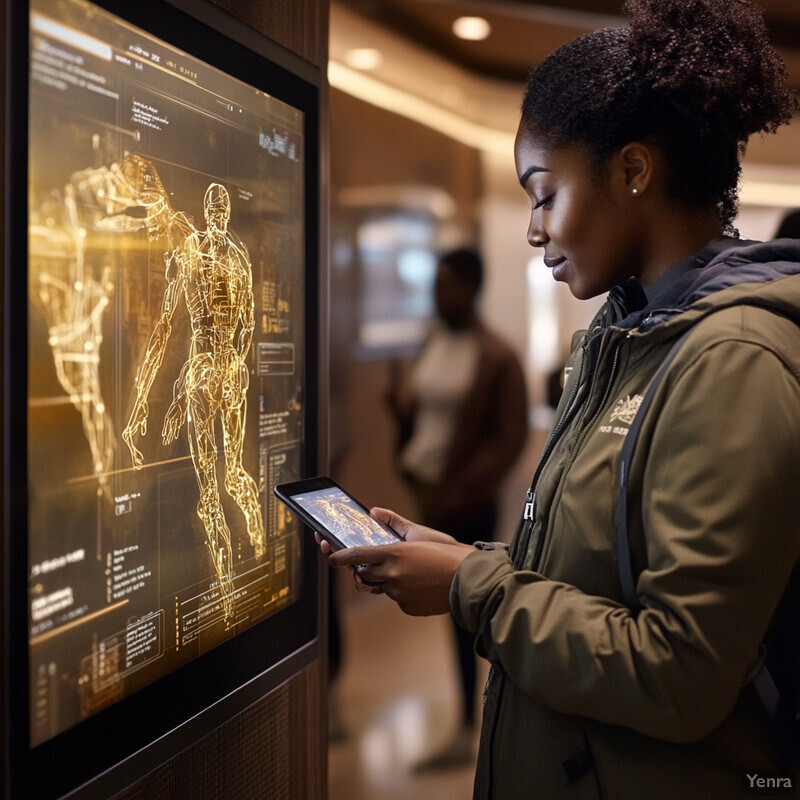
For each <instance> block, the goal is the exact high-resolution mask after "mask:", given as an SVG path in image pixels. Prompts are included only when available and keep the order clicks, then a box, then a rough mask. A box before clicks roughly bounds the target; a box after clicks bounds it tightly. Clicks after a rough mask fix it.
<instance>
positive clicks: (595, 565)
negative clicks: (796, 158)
mask: <svg viewBox="0 0 800 800" xmlns="http://www.w3.org/2000/svg"><path fill="white" fill-rule="evenodd" d="M712 246H713V247H714V248H716V250H717V251H719V250H721V251H722V252H720V253H718V254H717V255H715V256H714V250H711V251H709V252H706V251H704V252H703V253H702V254H699V255H698V256H697V263H688V262H683V263H682V265H680V266H681V269H679V270H677V276H676V275H674V274H673V275H672V277H671V278H670V279H669V281H667V283H668V284H669V286H668V287H667V288H668V290H667V291H666V294H665V293H664V292H662V293H661V295H660V297H659V299H660V300H661V301H664V300H665V299H666V300H668V301H669V302H668V304H667V305H666V306H663V305H660V304H659V303H658V302H656V303H655V304H654V303H652V302H651V305H650V306H649V307H647V308H645V309H644V310H642V311H638V312H634V313H627V309H626V307H625V292H623V291H622V289H620V288H617V289H616V290H615V291H614V292H612V295H611V296H610V298H609V302H608V303H607V304H606V305H605V306H604V308H603V309H602V310H601V312H600V314H599V315H598V317H597V318H596V320H595V323H594V324H593V326H592V328H591V329H590V330H589V331H588V333H587V334H586V336H585V338H584V340H583V342H582V343H581V346H580V347H579V348H578V349H577V350H576V351H575V353H573V356H572V357H571V360H570V364H569V367H568V369H570V374H569V378H568V381H567V384H566V386H565V390H564V397H563V398H562V401H561V404H560V408H559V411H558V415H560V422H558V423H557V425H556V428H555V429H554V432H553V434H552V435H551V439H550V441H549V442H548V445H547V446H546V448H545V452H544V455H543V458H542V463H541V464H540V467H539V470H537V477H536V478H535V485H534V487H533V488H534V490H535V495H534V496H533V497H529V500H530V501H531V502H532V504H533V505H532V509H533V510H532V524H531V523H529V522H525V521H523V523H521V525H520V528H519V529H518V531H517V534H516V536H515V538H514V540H513V541H512V544H511V546H510V548H506V547H505V546H502V545H498V546H495V547H493V546H492V545H480V544H479V545H478V547H479V548H480V549H479V550H476V552H475V553H473V554H471V555H470V556H468V557H467V558H466V559H465V560H464V561H463V563H462V565H461V567H460V568H459V570H458V572H457V574H456V577H455V580H454V582H453V586H452V590H451V610H452V614H453V616H454V618H455V620H456V622H457V623H458V624H460V625H461V626H462V627H464V628H466V629H467V630H469V631H471V632H472V633H474V634H475V642H476V649H477V651H478V652H479V653H480V654H481V655H483V656H485V657H486V658H487V659H488V660H489V661H490V662H491V664H492V670H491V674H490V678H489V682H488V684H487V688H486V692H485V705H484V721H483V730H482V735H481V748H480V753H479V763H478V770H477V774H476V780H475V795H474V796H475V798H480V799H481V800H482V799H483V798H492V799H493V800H515V799H516V798H525V800H528V798H542V799H543V800H559V799H560V798H605V800H662V799H663V800H692V799H693V798H697V800H715V799H718V800H730V798H734V797H738V796H740V795H741V794H742V789H743V788H744V787H745V786H746V785H747V784H746V783H745V781H749V779H748V778H747V775H748V774H749V775H751V776H752V775H754V774H755V773H759V774H760V775H762V776H764V775H767V774H770V775H772V774H774V773H770V772H768V771H769V770H774V769H777V762H776V748H775V742H774V735H773V730H772V727H771V725H770V723H769V722H768V721H767V719H766V716H765V714H764V711H763V709H762V706H761V704H760V702H759V700H758V698H757V695H756V694H755V691H754V690H753V688H752V684H751V683H750V678H751V677H752V673H753V671H754V670H755V668H756V667H757V665H758V653H759V645H760V643H761V642H762V639H763V637H764V634H765V631H766V630H767V627H768V625H769V621H770V618H771V615H772V614H773V611H774V609H775V606H776V604H777V603H778V601H779V599H780V596H781V594H782V591H783V588H784V586H785V584H786V582H787V580H788V577H789V574H790V572H791V570H792V567H793V565H794V564H795V563H796V562H797V560H798V555H799V554H800V486H799V485H798V484H799V483H800V324H798V323H800V263H798V262H800V242H796V241H790V240H783V241H780V242H772V243H765V244H761V243H752V242H743V243H738V242H736V241H735V240H715V242H714V243H712ZM673 272H674V271H673ZM670 281H671V283H670ZM636 286H637V287H638V284H636ZM638 291H639V292H640V293H641V288H639V289H638ZM629 293H630V292H629ZM651 297H652V294H651ZM623 317H624V318H623ZM688 326H692V332H691V334H690V335H689V337H688V338H687V340H686V341H685V343H684V345H683V346H682V347H681V350H680V351H679V353H678V355H677V357H676V358H675V360H674V361H673V363H672V366H671V367H670V368H669V371H668V372H667V374H666V376H665V378H664V380H663V382H662V384H661V386H660V388H659V389H658V391H657V393H656V395H655V397H654V400H653V403H652V405H651V407H650V409H649V411H648V414H647V417H646V419H645V422H644V425H643V427H642V430H641V433H640V437H639V442H638V444H637V449H636V453H635V454H634V458H633V460H632V463H631V468H630V474H629V485H630V492H629V495H628V498H629V499H628V505H629V529H630V536H631V549H632V554H633V562H634V568H635V571H636V574H637V576H638V581H637V594H638V597H639V599H640V601H641V604H642V606H643V610H642V611H640V612H639V613H638V614H637V613H634V612H632V611H631V610H630V609H629V608H627V607H626V605H625V603H624V600H623V596H622V590H621V588H620V583H619V578H618V567H617V545H616V489H617V477H616V466H617V460H618V456H619V452H620V448H621V445H622V443H623V441H624V437H625V434H626V433H627V431H628V427H629V425H630V423H631V421H632V419H633V415H634V413H635V410H636V408H637V407H638V404H639V403H640V402H641V398H642V396H643V394H644V393H645V390H646V388H647V385H648V383H649V381H650V379H651V378H652V377H653V375H654V373H655V371H656V369H657V368H658V366H659V364H660V363H661V361H662V359H663V358H664V356H665V355H666V353H667V351H668V349H669V347H670V345H671V344H672V343H673V342H674V341H675V340H676V338H677V337H679V336H680V335H681V334H682V333H683V332H684V331H685V330H686V329H687V327H688ZM558 415H557V419H558V418H559V416H558ZM643 498H644V501H643ZM782 774H785V773H782ZM795 785H796V784H795Z"/></svg>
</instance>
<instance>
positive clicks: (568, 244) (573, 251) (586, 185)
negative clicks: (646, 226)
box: [514, 130, 640, 300]
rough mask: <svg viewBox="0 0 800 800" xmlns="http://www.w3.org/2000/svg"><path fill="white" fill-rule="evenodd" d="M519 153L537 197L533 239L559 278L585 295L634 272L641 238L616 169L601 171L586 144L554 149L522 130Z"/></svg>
mask: <svg viewBox="0 0 800 800" xmlns="http://www.w3.org/2000/svg"><path fill="white" fill-rule="evenodd" d="M514 156H515V160H516V166H517V176H518V177H519V181H520V183H521V184H522V188H523V189H524V190H525V191H526V192H527V194H528V197H529V198H530V200H531V219H530V224H529V226H528V242H529V243H530V244H531V246H532V247H543V248H544V259H545V264H546V265H547V266H548V267H550V268H551V269H552V270H553V277H554V278H555V280H557V281H563V282H564V283H566V284H567V285H568V286H569V288H570V291H571V292H572V294H573V295H575V297H577V298H579V299H581V300H585V299H587V298H589V297H595V296H596V295H599V294H602V293H604V292H607V291H608V290H609V289H611V287H612V286H614V285H615V284H617V283H621V282H622V281H625V280H627V279H628V278H629V277H631V275H633V274H634V273H635V271H636V265H637V263H639V257H638V256H639V255H640V254H639V253H638V252H637V251H638V249H639V247H638V240H639V237H637V235H636V226H635V222H634V221H633V220H632V219H631V214H630V210H631V205H630V203H629V202H626V201H627V199H628V197H630V191H631V190H630V188H628V187H624V180H615V179H614V178H613V177H610V176H611V171H610V170H609V171H608V173H607V174H605V175H598V172H597V169H596V167H595V166H594V165H593V163H592V162H591V161H590V159H589V156H588V155H587V153H586V152H585V151H584V150H582V149H580V148H566V149H557V150H548V149H546V148H544V147H542V146H541V145H539V144H538V143H537V140H536V139H534V138H532V137H531V135H530V134H528V133H525V132H523V131H522V130H520V132H519V133H518V134H517V140H516V143H515V146H514ZM623 195H624V196H623Z"/></svg>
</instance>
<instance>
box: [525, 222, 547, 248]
mask: <svg viewBox="0 0 800 800" xmlns="http://www.w3.org/2000/svg"><path fill="white" fill-rule="evenodd" d="M547 242H548V238H547V234H546V233H545V231H544V228H543V227H542V226H541V225H539V224H538V223H537V222H536V221H535V220H534V218H533V216H532V215H531V221H530V224H529V225H528V244H529V245H530V246H531V247H544V246H545V245H546V244H547Z"/></svg>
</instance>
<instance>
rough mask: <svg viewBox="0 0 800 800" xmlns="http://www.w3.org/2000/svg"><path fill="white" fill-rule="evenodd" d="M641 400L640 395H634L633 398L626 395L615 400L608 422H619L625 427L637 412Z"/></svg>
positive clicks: (642, 398)
mask: <svg viewBox="0 0 800 800" xmlns="http://www.w3.org/2000/svg"><path fill="white" fill-rule="evenodd" d="M642 400H644V397H642V395H640V394H635V395H634V396H633V397H631V396H630V395H629V394H627V395H625V397H621V398H620V399H619V400H617V404H616V405H615V406H614V410H613V411H612V412H611V417H610V418H609V422H614V421H615V420H619V421H620V422H624V423H625V424H626V425H630V424H631V422H633V418H634V417H635V416H636V412H637V411H638V410H639V406H640V405H641V404H642Z"/></svg>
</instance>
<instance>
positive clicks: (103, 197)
mask: <svg viewBox="0 0 800 800" xmlns="http://www.w3.org/2000/svg"><path fill="white" fill-rule="evenodd" d="M148 166H150V165H149V162H146V161H144V160H143V159H140V158H138V157H135V156H134V157H129V158H127V159H125V160H124V161H122V162H120V163H119V164H113V165H112V166H111V167H99V168H90V169H86V170H83V171H81V172H76V173H75V174H73V175H72V176H71V177H70V180H69V182H68V183H67V184H66V185H65V186H64V187H63V188H62V189H60V190H54V191H52V192H51V193H50V194H49V195H48V196H46V197H44V198H40V199H39V201H38V202H37V203H36V204H35V205H34V206H33V207H32V208H31V222H30V226H29V248H30V250H29V253H30V255H29V258H30V265H31V269H30V273H31V280H32V284H34V285H33V286H32V293H33V295H34V296H35V297H36V298H37V299H38V301H39V304H40V306H41V309H42V311H43V313H44V317H45V319H46V321H47V327H48V342H49V344H50V348H51V350H52V353H53V361H54V364H55V369H56V375H57V377H58V381H59V383H60V384H61V387H62V388H63V389H64V391H65V392H66V393H67V395H68V397H69V399H70V402H71V403H72V404H73V406H75V408H76V409H77V410H78V412H79V413H80V415H81V420H82V423H83V430H84V435H85V436H86V440H87V442H88V444H89V450H90V452H91V455H92V468H93V470H94V473H95V475H96V476H97V480H98V484H99V488H100V489H101V490H102V492H103V493H104V494H105V495H106V497H107V498H108V499H109V500H110V499H111V491H110V489H109V486H108V475H107V474H108V472H109V471H110V470H112V469H113V460H114V452H115V450H116V439H115V436H114V427H113V424H112V421H111V417H110V415H109V413H108V410H107V409H106V404H105V402H104V400H103V394H102V390H101V386H100V347H101V345H102V343H103V330H102V328H103V314H104V312H105V310H106V308H107V307H108V304H109V297H110V295H111V293H112V291H113V283H112V281H111V273H112V268H111V266H110V265H109V264H106V265H104V266H102V268H101V269H100V270H99V271H100V272H101V274H100V275H99V276H97V275H96V274H95V273H94V272H93V269H92V268H91V267H89V266H87V264H86V247H87V244H86V243H87V237H88V236H89V235H90V232H91V231H101V232H110V233H129V232H132V231H136V230H141V229H142V228H143V227H144V225H145V222H144V219H145V218H146V217H147V215H148V210H147V206H148V204H151V203H154V202H159V201H160V197H161V195H160V193H159V192H152V191H151V192H148V191H146V190H143V188H142V187H145V186H147V185H148V184H151V183H153V181H156V182H157V179H156V178H155V176H150V177H151V180H148V179H147V177H148V176H147V175H146V173H147V171H148ZM161 191H162V192H163V189H162V190H161ZM158 208H160V205H159V206H158ZM134 209H135V210H134ZM132 210H134V211H133V212H132ZM98 278H99V279H98Z"/></svg>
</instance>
